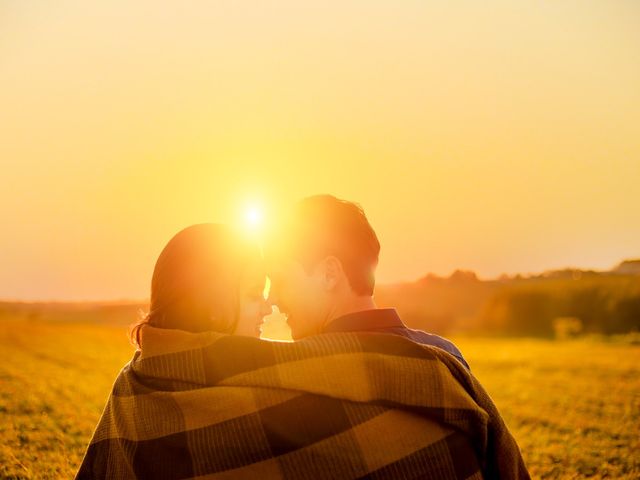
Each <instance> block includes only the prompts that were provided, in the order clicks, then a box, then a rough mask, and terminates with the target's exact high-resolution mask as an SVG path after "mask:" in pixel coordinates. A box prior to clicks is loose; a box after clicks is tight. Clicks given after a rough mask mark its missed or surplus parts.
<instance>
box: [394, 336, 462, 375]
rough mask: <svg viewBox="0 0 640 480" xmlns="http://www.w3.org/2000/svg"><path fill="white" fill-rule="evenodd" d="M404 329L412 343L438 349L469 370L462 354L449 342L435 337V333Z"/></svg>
mask: <svg viewBox="0 0 640 480" xmlns="http://www.w3.org/2000/svg"><path fill="white" fill-rule="evenodd" d="M405 328H406V329H407V333H408V335H407V336H408V337H409V338H410V339H411V340H413V341H414V342H417V343H420V344H422V345H432V346H434V347H438V348H440V349H442V350H444V351H445V352H448V353H450V354H451V355H453V356H454V357H456V358H457V359H458V360H460V362H461V363H462V364H463V365H464V366H465V367H467V369H468V368H469V364H468V363H467V361H466V360H465V359H464V357H463V355H462V352H461V351H460V349H459V348H458V347H457V346H456V345H455V344H454V343H453V342H452V341H451V340H448V339H446V338H444V337H441V336H440V335H436V334H435V333H428V332H424V331H422V330H414V329H413V328H408V327H405Z"/></svg>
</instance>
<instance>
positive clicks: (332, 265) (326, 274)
mask: <svg viewBox="0 0 640 480" xmlns="http://www.w3.org/2000/svg"><path fill="white" fill-rule="evenodd" d="M322 264H323V272H322V273H323V277H322V281H323V283H324V288H325V290H326V291H331V290H334V289H335V288H336V286H337V285H338V284H339V283H340V281H341V280H342V278H343V277H344V270H343V269H342V262H341V261H340V259H338V258H337V257H334V256H333V255H330V256H328V257H326V258H325V259H324V260H323V262H322Z"/></svg>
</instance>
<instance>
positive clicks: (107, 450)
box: [76, 326, 529, 479]
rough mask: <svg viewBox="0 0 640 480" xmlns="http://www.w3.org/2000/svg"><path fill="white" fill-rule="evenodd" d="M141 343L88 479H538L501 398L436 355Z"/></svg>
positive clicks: (341, 344)
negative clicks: (494, 398)
mask: <svg viewBox="0 0 640 480" xmlns="http://www.w3.org/2000/svg"><path fill="white" fill-rule="evenodd" d="M141 333H142V346H143V347H142V351H137V352H136V353H135V354H134V356H133V359H132V360H131V361H130V362H129V363H128V364H127V365H125V366H124V368H123V369H122V371H121V372H120V374H119V375H118V377H117V379H116V381H115V383H114V386H113V390H112V392H111V395H110V396H109V399H108V401H107V405H106V407H105V409H104V412H103V414H102V417H101V419H100V422H99V423H98V426H97V427H96V430H95V432H94V434H93V438H92V439H91V442H90V445H89V447H88V449H87V452H86V454H85V457H84V460H83V462H82V465H81V466H80V469H79V471H78V474H77V477H76V478H78V479H86V478H116V479H128V478H167V479H178V478H202V479H205V478H258V477H260V478H263V479H268V478H295V479H307V478H309V479H311V478H323V479H324V478H340V479H342V478H361V477H365V478H372V479H375V478H394V479H395V478H398V479H400V478H437V479H480V478H487V479H489V478H491V479H493V478H508V479H520V478H523V479H526V478H529V475H528V473H527V470H526V468H525V466H524V463H523V460H522V457H521V455H520V451H519V449H518V446H517V445H516V442H515V440H514V439H513V437H512V436H511V434H510V433H509V431H508V430H507V428H506V426H505V424H504V422H503V421H502V419H501V417H500V415H499V413H498V411H497V410H496V407H495V406H494V404H493V402H492V401H491V399H490V398H489V396H488V395H487V393H486V392H485V391H484V389H483V388H482V387H481V386H480V384H479V383H478V382H477V381H476V380H475V378H474V377H473V376H472V375H470V374H469V373H468V372H467V370H466V369H465V368H464V367H463V366H462V365H461V364H460V363H459V362H458V361H457V360H456V359H455V358H454V357H452V356H451V355H449V354H448V353H446V352H444V351H442V350H439V349H437V348H435V347H429V346H424V345H418V344H416V343H413V342H411V341H410V340H407V339H405V338H403V337H400V336H394V335H385V334H373V333H335V334H325V335H318V336H315V337H311V338H308V339H305V340H302V341H299V342H294V343H280V342H268V341H261V340H258V339H254V338H249V337H240V336H229V335H222V334H217V333H213V332H207V333H200V334H192V333H187V332H183V331H179V330H164V329H157V328H153V327H150V326H145V327H143V329H142V332H141Z"/></svg>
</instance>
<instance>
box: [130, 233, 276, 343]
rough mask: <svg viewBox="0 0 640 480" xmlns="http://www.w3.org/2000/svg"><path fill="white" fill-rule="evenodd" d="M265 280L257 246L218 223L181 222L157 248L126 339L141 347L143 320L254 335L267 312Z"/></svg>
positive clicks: (171, 326)
mask: <svg viewBox="0 0 640 480" xmlns="http://www.w3.org/2000/svg"><path fill="white" fill-rule="evenodd" d="M265 280H266V276H265V272H264V268H263V264H262V259H261V255H260V249H259V248H258V246H257V245H255V244H252V243H251V242H248V241H246V240H245V239H244V238H243V237H242V236H240V235H238V234H236V233H235V232H233V231H232V230H231V229H229V228H228V227H225V226H223V225H219V224H212V223H203V224H199V225H192V226H190V227H187V228H185V229H184V230H182V231H180V232H178V233H177V234H176V235H175V236H174V237H173V238H172V239H171V240H170V241H169V243H168V244H167V246H166V247H164V250H162V253H160V257H159V258H158V260H157V262H156V266H155V269H154V271H153V277H152V280H151V305H150V310H149V314H148V315H147V316H146V317H145V318H144V319H143V320H142V321H140V322H139V323H137V324H136V325H135V326H134V327H133V328H132V330H131V341H132V343H133V344H134V345H135V346H136V347H138V348H141V345H140V331H141V328H142V326H143V325H151V326H154V327H158V328H165V329H178V330H184V331H188V332H194V333H197V332H206V331H216V332H220V333H230V334H235V335H247V336H259V335H260V326H261V324H262V319H263V317H264V316H265V315H268V314H270V313H271V307H270V306H269V305H268V303H267V301H266V300H265V298H264V295H263V292H264V288H265Z"/></svg>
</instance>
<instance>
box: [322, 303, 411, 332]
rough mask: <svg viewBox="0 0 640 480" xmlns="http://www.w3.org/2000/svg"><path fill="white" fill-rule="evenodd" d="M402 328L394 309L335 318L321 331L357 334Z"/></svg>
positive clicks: (382, 309)
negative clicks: (359, 332)
mask: <svg viewBox="0 0 640 480" xmlns="http://www.w3.org/2000/svg"><path fill="white" fill-rule="evenodd" d="M403 326H404V324H403V323H402V320H401V319H400V317H399V316H398V312H396V309H395V308H375V309H372V310H362V311H360V312H354V313H349V314H347V315H343V316H341V317H338V318H335V319H334V320H332V321H331V322H330V323H329V324H328V325H327V326H326V327H325V328H324V329H323V330H322V333H331V332H358V331H368V330H379V329H385V328H393V327H403Z"/></svg>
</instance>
